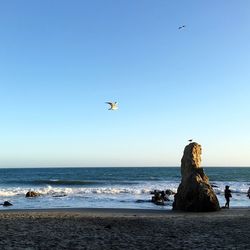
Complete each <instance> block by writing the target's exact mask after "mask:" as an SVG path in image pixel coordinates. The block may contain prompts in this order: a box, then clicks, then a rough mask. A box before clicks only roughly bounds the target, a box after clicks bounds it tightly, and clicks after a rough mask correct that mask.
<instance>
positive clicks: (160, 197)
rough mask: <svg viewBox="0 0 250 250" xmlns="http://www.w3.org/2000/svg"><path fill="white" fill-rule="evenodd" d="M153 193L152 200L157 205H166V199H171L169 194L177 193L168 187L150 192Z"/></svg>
mask: <svg viewBox="0 0 250 250" xmlns="http://www.w3.org/2000/svg"><path fill="white" fill-rule="evenodd" d="M150 193H151V194H153V196H152V199H151V201H152V202H153V203H155V204H156V205H165V201H170V199H169V197H168V196H169V195H172V194H175V193H174V192H173V191H172V190H170V189H167V190H166V191H164V190H162V191H161V190H154V191H153V192H150Z"/></svg>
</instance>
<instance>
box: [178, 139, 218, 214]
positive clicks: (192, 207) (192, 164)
mask: <svg viewBox="0 0 250 250" xmlns="http://www.w3.org/2000/svg"><path fill="white" fill-rule="evenodd" d="M201 151H202V150H201V145H199V144H198V143H196V142H192V143H190V144H189V145H187V146H186V147H185V149H184V153H183V157H182V159H181V178H182V179H181V184H180V185H179V187H178V190H177V193H176V195H175V197H174V203H173V210H183V211H190V212H209V211H218V210H220V206H219V202H218V199H217V197H216V194H215V192H214V190H213V188H212V186H211V185H210V184H209V179H208V177H207V176H206V175H205V174H204V171H203V168H201V167H200V164H201Z"/></svg>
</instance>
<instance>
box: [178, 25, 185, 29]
mask: <svg viewBox="0 0 250 250" xmlns="http://www.w3.org/2000/svg"><path fill="white" fill-rule="evenodd" d="M183 28H186V25H182V26H179V28H178V29H179V30H180V29H183Z"/></svg>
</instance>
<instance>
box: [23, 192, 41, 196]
mask: <svg viewBox="0 0 250 250" xmlns="http://www.w3.org/2000/svg"><path fill="white" fill-rule="evenodd" d="M39 195H40V194H39V193H37V192H34V191H29V192H27V193H26V195H25V197H27V198H28V197H37V196H39Z"/></svg>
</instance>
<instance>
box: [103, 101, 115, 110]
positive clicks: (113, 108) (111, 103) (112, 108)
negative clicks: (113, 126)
mask: <svg viewBox="0 0 250 250" xmlns="http://www.w3.org/2000/svg"><path fill="white" fill-rule="evenodd" d="M106 103H107V104H109V105H110V108H109V110H117V109H118V104H117V102H106Z"/></svg>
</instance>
